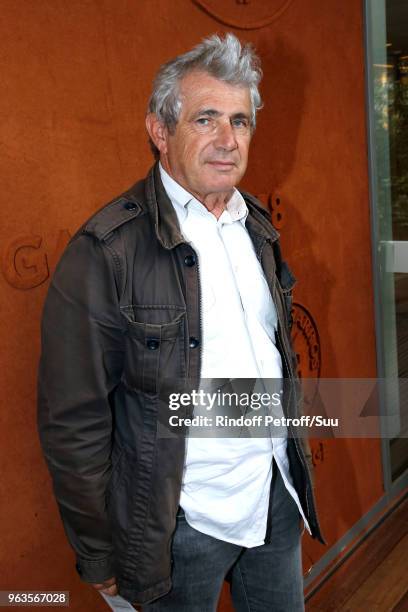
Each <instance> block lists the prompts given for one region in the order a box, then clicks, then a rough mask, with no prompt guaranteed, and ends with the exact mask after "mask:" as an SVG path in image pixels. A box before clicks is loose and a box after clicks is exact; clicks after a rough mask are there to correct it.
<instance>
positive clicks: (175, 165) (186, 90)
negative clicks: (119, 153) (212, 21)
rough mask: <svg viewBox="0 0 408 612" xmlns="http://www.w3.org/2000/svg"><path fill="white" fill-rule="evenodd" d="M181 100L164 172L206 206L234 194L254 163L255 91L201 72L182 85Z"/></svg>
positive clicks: (164, 151)
mask: <svg viewBox="0 0 408 612" xmlns="http://www.w3.org/2000/svg"><path fill="white" fill-rule="evenodd" d="M180 99H181V103H182V106H181V111H180V116H179V121H178V123H177V125H176V128H175V131H174V133H173V134H170V133H169V131H168V130H167V129H166V128H164V130H163V139H162V141H161V142H160V143H159V144H160V146H159V149H160V161H161V163H162V165H163V167H164V169H165V170H166V171H167V172H168V173H169V174H170V175H171V176H172V177H173V178H174V179H175V180H176V181H177V182H178V183H179V184H180V185H182V186H183V187H184V188H185V189H187V191H189V192H190V193H192V194H193V195H195V196H198V197H199V199H201V200H202V199H204V198H205V197H206V196H207V195H209V194H216V193H223V192H229V191H231V189H232V188H233V187H234V186H235V185H237V184H238V183H239V181H240V180H241V178H242V177H243V175H244V173H245V170H246V167H247V162H248V149H249V143H250V140H251V128H250V114H251V100H250V95H249V89H248V88H246V87H239V86H235V85H230V84H228V83H225V82H223V81H219V80H218V79H216V78H214V77H212V76H210V75H209V74H207V73H205V72H198V71H195V72H191V73H190V74H188V75H186V76H185V77H184V78H183V79H182V81H181V84H180ZM156 144H157V143H156Z"/></svg>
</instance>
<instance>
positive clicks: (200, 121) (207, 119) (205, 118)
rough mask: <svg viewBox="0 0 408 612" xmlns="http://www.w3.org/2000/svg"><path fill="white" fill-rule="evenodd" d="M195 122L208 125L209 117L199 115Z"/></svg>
mask: <svg viewBox="0 0 408 612" xmlns="http://www.w3.org/2000/svg"><path fill="white" fill-rule="evenodd" d="M196 123H198V124H199V125H210V119H209V118H208V117H199V118H198V119H197V120H196Z"/></svg>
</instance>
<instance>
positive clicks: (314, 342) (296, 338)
mask: <svg viewBox="0 0 408 612" xmlns="http://www.w3.org/2000/svg"><path fill="white" fill-rule="evenodd" d="M292 317H293V327H292V340H293V345H294V349H295V353H296V357H297V361H298V375H299V377H300V378H319V377H320V365H321V349H320V338H319V332H318V330H317V325H316V323H315V321H314V319H313V317H312V315H311V314H310V312H309V311H308V310H307V309H306V308H305V307H304V306H302V305H301V304H296V303H294V304H293V307H292Z"/></svg>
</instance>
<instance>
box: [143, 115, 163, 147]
mask: <svg viewBox="0 0 408 612" xmlns="http://www.w3.org/2000/svg"><path fill="white" fill-rule="evenodd" d="M146 129H147V131H148V134H149V136H150V138H151V139H152V141H153V143H154V144H155V145H156V147H157V148H158V149H159V151H160V153H161V154H163V155H165V154H166V153H167V136H168V132H167V128H166V127H165V126H164V125H163V123H162V122H161V121H160V120H159V119H158V118H157V115H156V114H155V113H148V114H147V115H146Z"/></svg>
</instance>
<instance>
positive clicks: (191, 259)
mask: <svg viewBox="0 0 408 612" xmlns="http://www.w3.org/2000/svg"><path fill="white" fill-rule="evenodd" d="M195 262H196V258H195V256H194V255H187V256H186V257H185V258H184V265H186V266H188V267H189V268H191V267H192V266H194V265H195Z"/></svg>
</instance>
